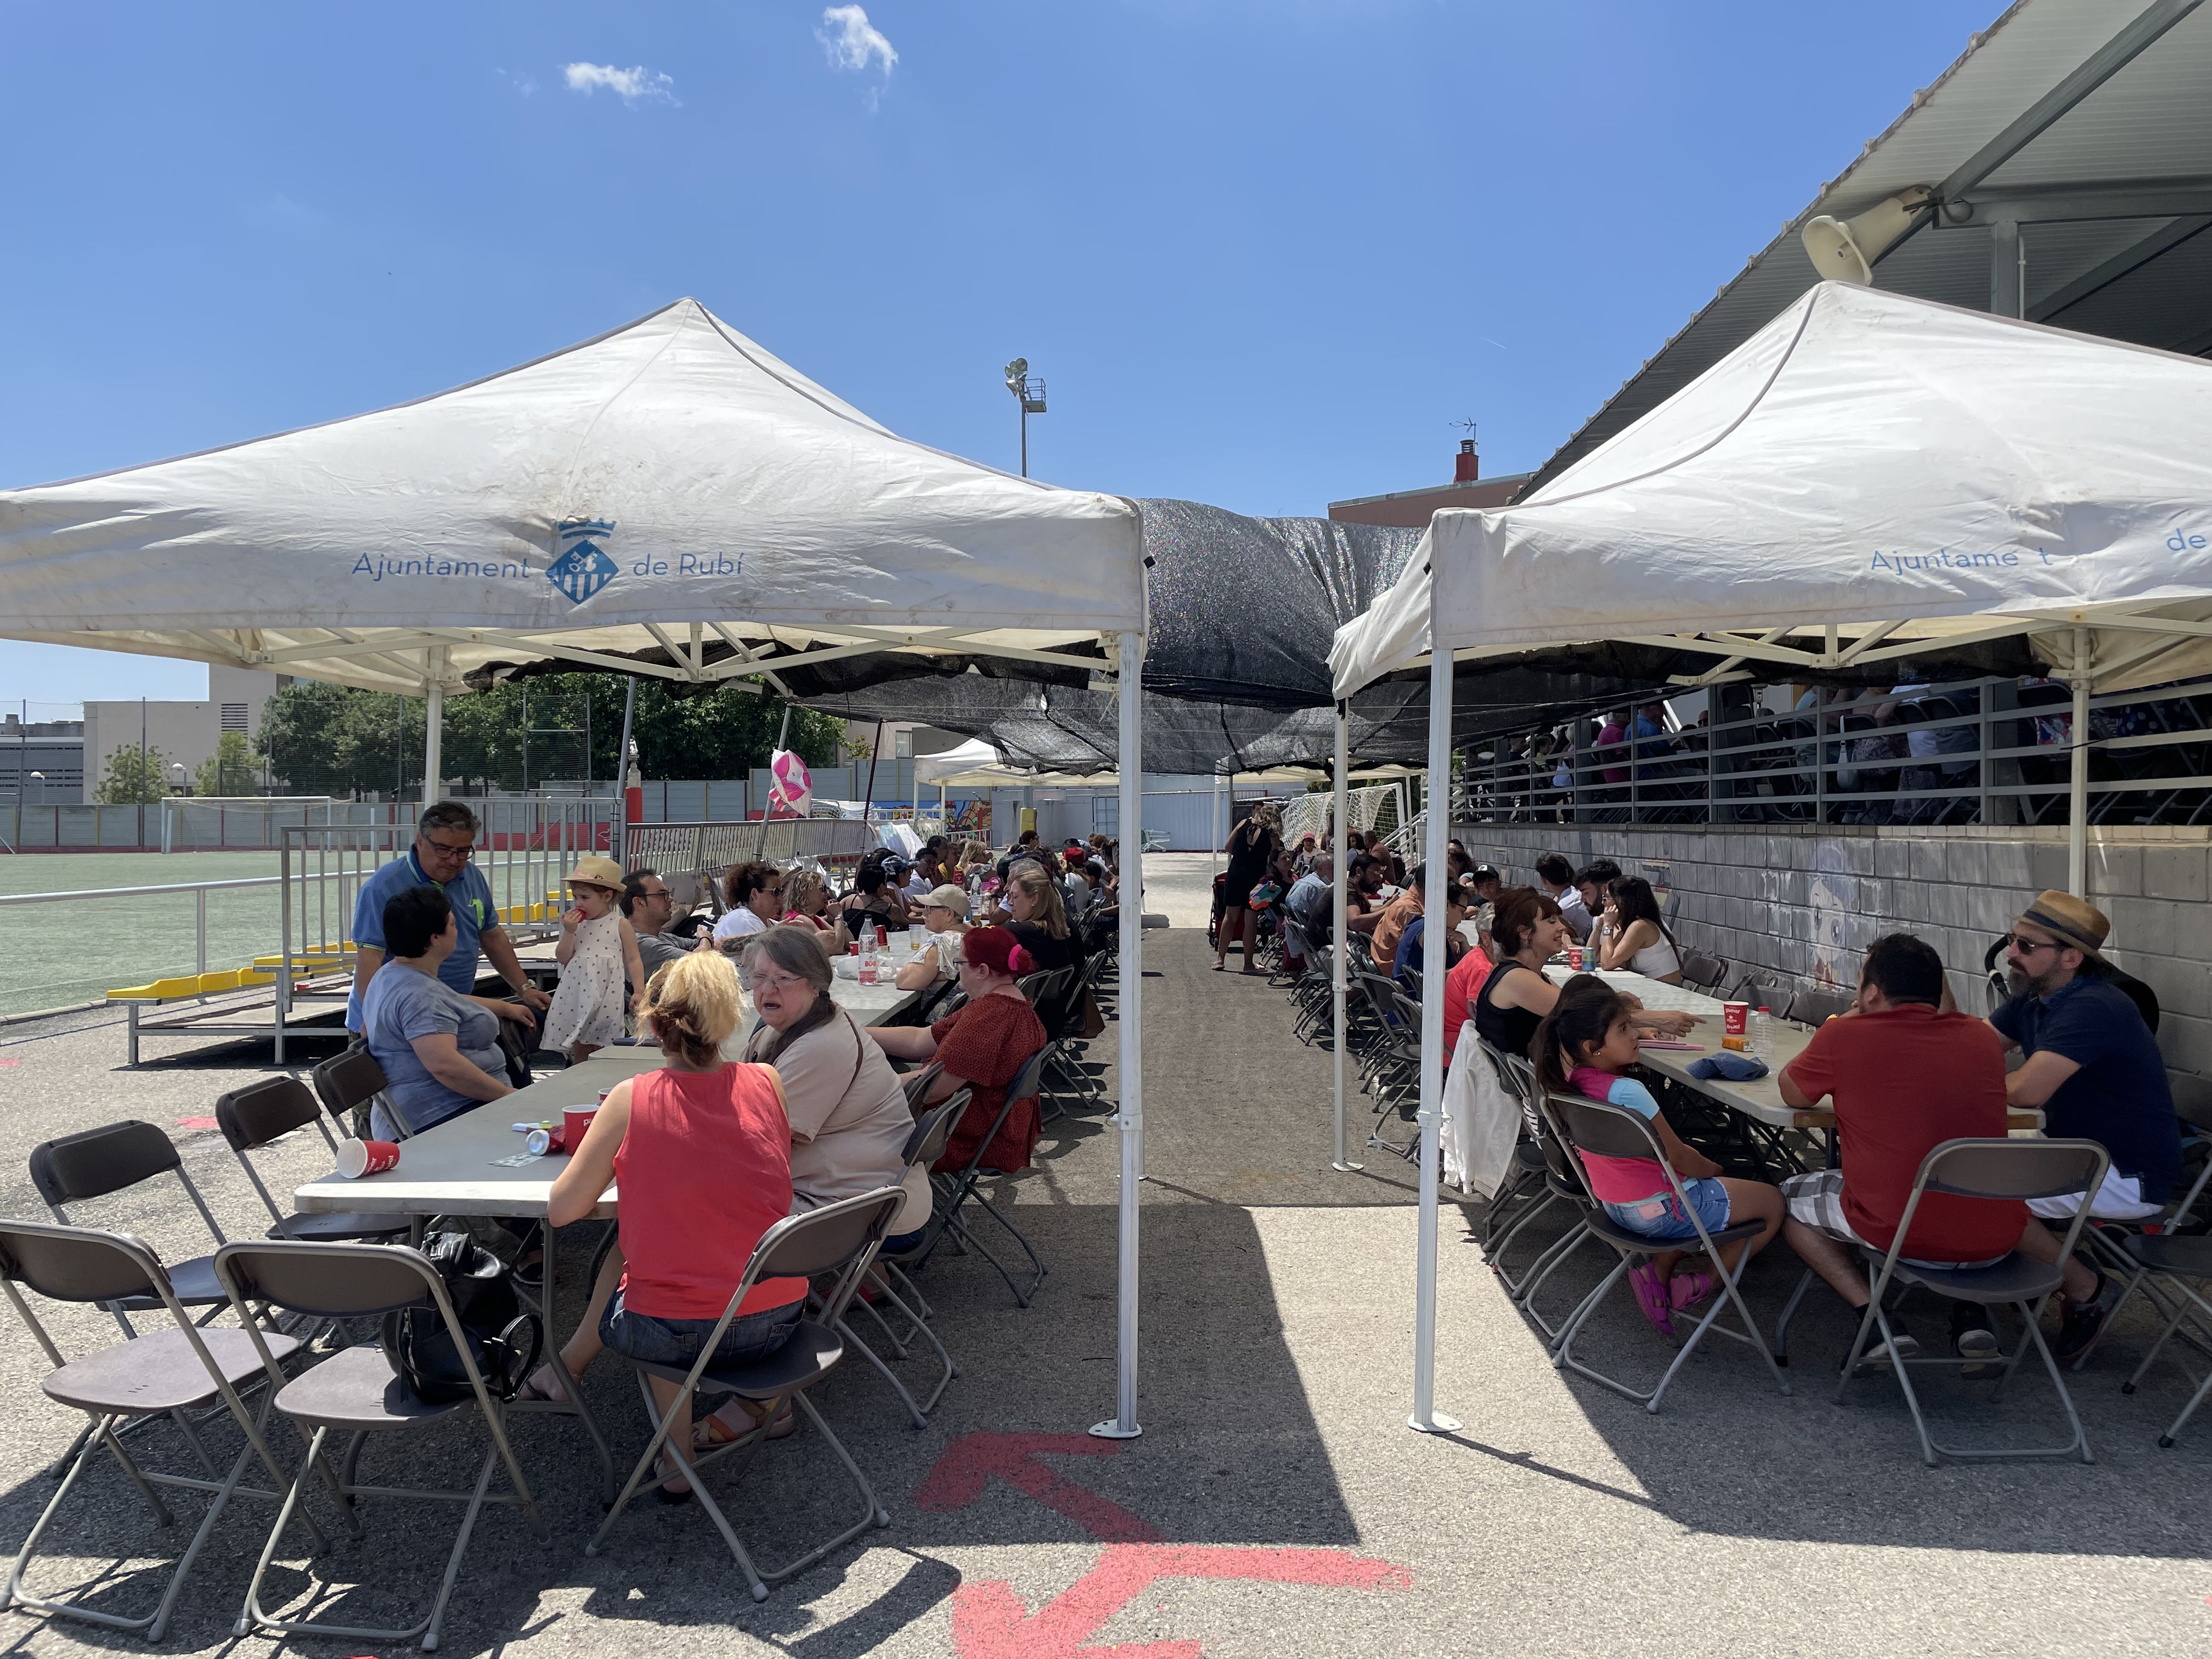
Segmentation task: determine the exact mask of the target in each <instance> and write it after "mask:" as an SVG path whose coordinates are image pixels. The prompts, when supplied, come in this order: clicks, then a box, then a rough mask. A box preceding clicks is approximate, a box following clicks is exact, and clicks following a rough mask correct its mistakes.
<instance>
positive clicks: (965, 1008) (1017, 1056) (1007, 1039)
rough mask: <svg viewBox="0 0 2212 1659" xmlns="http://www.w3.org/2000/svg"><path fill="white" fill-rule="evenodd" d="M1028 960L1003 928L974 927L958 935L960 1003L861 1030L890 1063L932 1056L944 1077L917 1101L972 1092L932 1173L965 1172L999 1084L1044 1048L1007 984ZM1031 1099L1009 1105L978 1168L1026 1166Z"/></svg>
mask: <svg viewBox="0 0 2212 1659" xmlns="http://www.w3.org/2000/svg"><path fill="white" fill-rule="evenodd" d="M1036 965H1037V964H1036V961H1035V960H1034V959H1033V958H1032V957H1030V953H1029V952H1028V951H1026V950H1024V948H1023V947H1022V943H1021V941H1020V940H1019V939H1016V938H1015V937H1014V935H1013V934H1012V933H1011V932H1009V931H1008V930H1007V929H1006V928H1004V927H977V928H974V929H971V930H970V931H969V933H966V934H964V935H963V936H962V938H961V940H960V988H961V989H962V990H963V991H964V992H966V993H967V995H968V1000H967V1001H966V1002H964V1003H963V1004H962V1005H961V1006H959V1007H958V1008H957V1009H955V1010H954V1011H953V1012H951V1013H950V1014H947V1015H946V1016H945V1018H943V1019H940V1020H939V1021H938V1022H937V1023H936V1024H934V1025H927V1026H923V1025H878V1026H873V1027H871V1028H870V1030H869V1032H868V1035H869V1036H872V1037H873V1038H875V1040H876V1042H877V1044H878V1047H880V1048H882V1049H883V1051H884V1053H885V1054H889V1055H890V1057H891V1058H892V1059H894V1060H936V1061H938V1062H939V1064H940V1065H942V1066H944V1068H945V1071H944V1074H943V1075H942V1076H940V1077H939V1079H937V1081H936V1083H935V1084H934V1085H932V1086H931V1088H930V1091H929V1093H928V1096H927V1098H926V1100H925V1101H924V1102H923V1104H924V1105H934V1104H936V1103H938V1102H939V1101H940V1100H946V1099H950V1098H951V1097H952V1095H954V1094H955V1093H956V1092H957V1091H960V1090H962V1089H971V1090H973V1091H975V1094H974V1097H973V1098H972V1099H971V1100H970V1101H969V1105H968V1109H967V1110H966V1111H964V1112H963V1113H962V1114H961V1115H960V1121H959V1122H958V1123H957V1124H956V1125H955V1126H954V1127H953V1130H952V1138H951V1140H950V1141H949V1142H948V1143H947V1144H946V1146H945V1156H944V1158H942V1159H940V1160H939V1163H938V1165H937V1167H938V1168H939V1169H940V1170H958V1169H965V1168H966V1167H967V1166H968V1164H969V1161H970V1160H971V1159H973V1158H975V1149H976V1147H977V1146H981V1144H982V1140H983V1137H984V1136H986V1135H987V1134H990V1133H991V1126H992V1125H993V1124H994V1123H997V1122H998V1119H999V1109H1000V1107H1001V1106H1003V1105H1005V1104H1006V1085H1008V1084H1010V1083H1012V1081H1013V1080H1014V1079H1015V1078H1016V1077H1017V1076H1018V1075H1019V1074H1020V1072H1021V1069H1022V1067H1023V1066H1024V1065H1025V1064H1027V1063H1028V1061H1029V1059H1030V1056H1031V1055H1032V1054H1036V1051H1037V1050H1038V1049H1040V1048H1043V1047H1044V1044H1045V1034H1044V1025H1043V1023H1042V1021H1040V1020H1039V1019H1038V1018H1037V1017H1036V1010H1035V1009H1033V1008H1031V1007H1030V1001H1029V999H1028V998H1027V997H1025V996H1024V995H1023V994H1022V990H1021V987H1019V986H1018V985H1017V984H1015V983H1014V981H1015V978H1016V977H1017V976H1018V975H1022V974H1027V973H1032V972H1035V971H1036ZM1040 1122H1041V1120H1040V1118H1039V1116H1038V1115H1037V1103H1036V1097H1034V1096H1031V1097H1030V1098H1028V1099H1026V1100H1018V1101H1016V1102H1015V1103H1014V1109H1013V1110H1012V1111H1011V1112H1008V1113H1007V1114H1006V1122H1005V1123H1004V1124H1002V1125H1000V1128H999V1133H998V1134H997V1135H996V1136H995V1137H994V1139H992V1142H991V1145H990V1148H989V1150H988V1151H987V1152H986V1153H985V1154H984V1158H983V1162H984V1164H985V1165H986V1167H987V1168H990V1169H994V1170H1004V1171H1006V1173H1007V1174H1009V1175H1011V1174H1012V1173H1013V1172H1014V1171H1015V1170H1025V1169H1027V1168H1028V1167H1029V1163H1030V1153H1031V1152H1034V1151H1035V1150H1036V1140H1037V1129H1038V1127H1039V1124H1040Z"/></svg>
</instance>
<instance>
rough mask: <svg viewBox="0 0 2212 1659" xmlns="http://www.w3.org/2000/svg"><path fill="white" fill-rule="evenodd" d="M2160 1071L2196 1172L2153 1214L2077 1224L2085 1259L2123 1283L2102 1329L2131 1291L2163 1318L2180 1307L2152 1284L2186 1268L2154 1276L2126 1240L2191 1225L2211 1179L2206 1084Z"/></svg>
mask: <svg viewBox="0 0 2212 1659" xmlns="http://www.w3.org/2000/svg"><path fill="white" fill-rule="evenodd" d="M2166 1075H2167V1078H2168V1079H2169V1081H2170V1082H2171V1083H2172V1086H2173V1115H2174V1116H2175V1117H2177V1118H2179V1120H2180V1122H2181V1132H2182V1156H2183V1160H2184V1167H2185V1168H2186V1167H2187V1160H2188V1159H2189V1158H2191V1157H2192V1156H2194V1157H2195V1158H2197V1175H2196V1177H2195V1178H2194V1179H2193V1180H2192V1181H2191V1182H2190V1184H2189V1186H2188V1187H2187V1188H2186V1189H2185V1190H2184V1191H2183V1192H2182V1193H2181V1194H2180V1195H2179V1197H2177V1198H2175V1199H2173V1200H2171V1201H2169V1202H2168V1203H2167V1204H2166V1207H2165V1208H2164V1209H2162V1210H2160V1212H2158V1213H2157V1214H2156V1215H2154V1216H2151V1217H2149V1218H2146V1219H2144V1220H2142V1221H2112V1220H2106V1219H2100V1218H2098V1217H2096V1216H2091V1217H2090V1218H2089V1219H2088V1220H2087V1223H2085V1224H2084V1225H2083V1227H2082V1230H2081V1243H2082V1244H2083V1245H2084V1246H2085V1247H2086V1248H2087V1252H2088V1255H2089V1256H2090V1259H2091V1260H2092V1261H2095V1262H2096V1263H2097V1264H2098V1266H2099V1267H2102V1268H2104V1269H2106V1271H2108V1272H2111V1273H2118V1274H2119V1275H2121V1277H2122V1278H2123V1279H2124V1281H2125V1282H2124V1285H2123V1286H2122V1288H2121V1291H2120V1294H2119V1299H2118V1301H2116V1302H2114V1303H2113V1304H2112V1311H2111V1312H2110V1313H2108V1314H2107V1315H2106V1316H2105V1326H2104V1328H2105V1329H2106V1330H2107V1331H2109V1330H2111V1329H2112V1326H2113V1324H2114V1323H2115V1322H2117V1321H2118V1318H2119V1314H2120V1310H2121V1309H2122V1308H2124V1307H2125V1306H2127V1304H2128V1300H2129V1298H2130V1297H2132V1296H2134V1295H2135V1293H2136V1291H2142V1292H2143V1294H2144V1295H2146V1296H2147V1297H2149V1298H2150V1300H2151V1304H2152V1305H2153V1306H2154V1307H2155V1308H2157V1310H2159V1313H2160V1315H2161V1316H2164V1317H2166V1318H2167V1319H2169V1320H2171V1319H2175V1318H2177V1317H2178V1316H2179V1315H2180V1313H2181V1312H2182V1311H2183V1307H2184V1304H2182V1303H2181V1302H2180V1301H2179V1298H2177V1299H2175V1300H2173V1301H2171V1302H2169V1301H2167V1300H2166V1298H2165V1297H2163V1296H2162V1295H2161V1294H2160V1290H2159V1288H2158V1287H2159V1285H2162V1284H2164V1283H2165V1278H2164V1275H2165V1274H2169V1273H2185V1271H2186V1270H2185V1269H2183V1268H2180V1267H2172V1266H2170V1267H2166V1268H2165V1269H2163V1270H2162V1272H2161V1273H2160V1274H2159V1275H2156V1276H2154V1274H2153V1273H2152V1271H2151V1270H2150V1269H2148V1268H2147V1267H2145V1266H2144V1265H2143V1263H2144V1261H2145V1260H2146V1259H2147V1258H2145V1257H2143V1256H2142V1255H2139V1254H2138V1253H2136V1251H2135V1250H2134V1249H2132V1248H2131V1247H2130V1240H2131V1239H2133V1238H2134V1237H2136V1236H2138V1235H2142V1234H2149V1235H2154V1236H2157V1235H2165V1234H2170V1233H2174V1232H2178V1231H2180V1230H2181V1229H2182V1228H2183V1227H2185V1226H2188V1225H2191V1224H2192V1223H2193V1221H2194V1220H2195V1218H2196V1212H2197V1200H2199V1199H2201V1198H2202V1197H2203V1195H2204V1188H2205V1184H2206V1182H2207V1180H2208V1179H2212V1084H2208V1083H2206V1082H2205V1080H2204V1079H2203V1078H2200V1077H2195V1076H2192V1075H2191V1074H2190V1073H2186V1072H2170V1073H2167V1074H2166ZM2153 1254H2154V1255H2157V1256H2158V1258H2159V1259H2160V1261H2167V1262H2172V1263H2179V1262H2181V1261H2186V1260H2188V1259H2190V1258H2189V1256H2188V1253H2187V1252H2186V1251H2183V1252H2181V1253H2180V1254H2172V1253H2166V1252H2154V1253H2153ZM2173 1288H2174V1289H2176V1290H2179V1288H2180V1287H2179V1285H2176V1286H2174V1287H2173ZM2096 1351H2097V1344H2096V1343H2094V1342H2092V1343H2091V1344H2090V1345H2089V1346H2087V1348H2085V1349H2083V1350H2082V1352H2081V1355H2080V1357H2079V1358H2076V1359H2075V1361H2074V1366H2073V1369H2074V1370H2077V1371H2078V1370H2081V1367H2082V1366H2083V1365H2084V1364H2087V1361H2088V1358H2089V1356H2090V1355H2091V1354H2093V1353H2094V1352H2096Z"/></svg>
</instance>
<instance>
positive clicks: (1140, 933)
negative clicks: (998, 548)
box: [1091, 633, 1145, 1440]
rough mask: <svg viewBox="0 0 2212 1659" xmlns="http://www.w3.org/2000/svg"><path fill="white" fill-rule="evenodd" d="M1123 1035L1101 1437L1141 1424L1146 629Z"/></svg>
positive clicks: (1130, 795)
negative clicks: (1109, 1374)
mask: <svg viewBox="0 0 2212 1659" xmlns="http://www.w3.org/2000/svg"><path fill="white" fill-rule="evenodd" d="M1144 675H1145V636H1144V635H1142V634H1136V633H1127V634H1124V635H1121V678H1120V680H1119V683H1118V690H1117V694H1116V695H1117V699H1118V701H1119V702H1120V703H1121V708H1120V711H1119V712H1120V714H1121V745H1120V747H1121V756H1120V760H1119V764H1120V767H1121V777H1120V780H1119V781H1120V784H1121V806H1120V813H1121V825H1120V828H1121V974H1120V988H1119V990H1118V991H1117V993H1116V997H1117V1000H1118V1001H1119V1002H1120V1005H1121V1012H1120V1013H1119V1015H1118V1016H1117V1018H1118V1023H1119V1024H1120V1027H1121V1040H1120V1042H1119V1045H1118V1046H1117V1048H1115V1056H1114V1063H1115V1071H1116V1073H1117V1075H1118V1081H1119V1082H1120V1084H1121V1111H1120V1113H1119V1114H1118V1115H1117V1116H1116V1119H1115V1127H1118V1128H1119V1129H1120V1130H1121V1217H1120V1219H1121V1228H1120V1233H1121V1239H1120V1257H1121V1283H1120V1291H1121V1295H1120V1304H1121V1305H1120V1318H1119V1319H1118V1321H1117V1322H1116V1323H1117V1325H1118V1327H1119V1330H1118V1334H1117V1337H1116V1340H1115V1393H1114V1415H1113V1416H1112V1417H1110V1418H1109V1419H1107V1420H1106V1421H1105V1422H1103V1423H1094V1424H1092V1425H1091V1433H1093V1434H1095V1435H1097V1436H1098V1437H1101V1438H1102V1439H1107V1440H1133V1439H1135V1438H1136V1437H1137V1436H1138V1435H1139V1434H1141V1433H1143V1432H1144V1431H1143V1430H1142V1429H1140V1428H1139V1427H1138V1426H1137V1285H1138V1278H1137V1273H1138V1266H1137V1205H1138V1200H1139V1198H1140V1197H1141V1196H1142V1194H1143V1191H1144V1188H1143V1182H1144V1176H1145V1091H1144V1066H1145V1037H1144V1011H1143V996H1144V988H1145V852H1144V848H1145V820H1144V811H1145V756H1144V731H1145V726H1144V719H1145V707H1144V705H1145V679H1144Z"/></svg>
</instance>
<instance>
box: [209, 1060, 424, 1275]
mask: <svg viewBox="0 0 2212 1659" xmlns="http://www.w3.org/2000/svg"><path fill="white" fill-rule="evenodd" d="M215 1121H216V1127H217V1128H218V1129H221V1130H222V1138H223V1139H224V1140H225V1141H227V1142H228V1144H229V1146H230V1150H231V1152H233V1153H234V1154H235V1155H236V1157H237V1158H238V1162H239V1164H240V1167H241V1168H242V1169H244V1170H245V1171H246V1179H247V1180H248V1181H250V1182H252V1183H253V1190H254V1191H255V1192H257V1193H258V1194H260V1195H261V1201H262V1203H263V1204H264V1205H265V1206H267V1207H268V1210H269V1218H270V1222H272V1223H273V1224H274V1225H271V1226H270V1229H269V1237H271V1238H307V1239H317V1240H325V1241H327V1240H332V1239H337V1240H367V1241H369V1242H371V1243H379V1244H385V1243H392V1242H393V1241H394V1240H397V1239H401V1238H404V1237H407V1234H408V1231H409V1230H410V1228H411V1227H412V1226H413V1225H414V1218H413V1217H411V1216H404V1215H374V1214H367V1213H363V1212H357V1211H351V1210H349V1211H345V1212H342V1213H338V1214H331V1215H308V1214H304V1213H300V1212H294V1213H291V1214H287V1213H286V1212H284V1211H283V1210H281V1209H279V1208H278V1207H277V1204H276V1199H275V1198H274V1197H272V1196H271V1195H270V1191H269V1188H268V1187H267V1186H266V1185H264V1183H263V1182H262V1179H261V1175H260V1172H259V1171H258V1170H256V1169H255V1168H254V1167H253V1160H252V1158H248V1157H247V1156H246V1154H247V1153H248V1152H254V1151H258V1149H259V1148H261V1147H264V1146H268V1145H270V1143H271V1142H272V1141H275V1140H276V1139H279V1138H280V1137H282V1136H284V1135H288V1134H289V1133H292V1132H293V1131H294V1130H295V1129H303V1128H306V1127H307V1126H308V1125H309V1124H313V1126H314V1127H315V1129H316V1131H317V1133H319V1134H320V1135H321V1136H322V1138H323V1142H324V1144H325V1146H328V1147H329V1148H330V1149H331V1153H332V1154H333V1155H335V1154H336V1153H337V1142H336V1141H335V1140H333V1139H331V1132H330V1128H329V1127H328V1126H327V1125H326V1124H325V1123H324V1121H323V1111H322V1108H321V1107H320V1106H319V1104H318V1103H316V1100H315V1097H314V1096H313V1095H312V1094H310V1093H308V1092H307V1085H305V1084H304V1083H302V1082H301V1081H300V1079H297V1078H295V1077H272V1078H270V1079H267V1080H266V1081H265V1082H261V1083H253V1084H248V1085H246V1087H245V1088H243V1089H233V1090H231V1091H229V1092H228V1093H227V1094H222V1095H218V1096H216V1103H215Z"/></svg>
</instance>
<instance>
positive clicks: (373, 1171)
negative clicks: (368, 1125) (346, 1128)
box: [338, 1140, 399, 1181]
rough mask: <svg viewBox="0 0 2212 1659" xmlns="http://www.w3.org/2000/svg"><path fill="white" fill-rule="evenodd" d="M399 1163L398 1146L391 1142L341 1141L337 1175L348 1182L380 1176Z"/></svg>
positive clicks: (395, 1142) (339, 1143) (396, 1143)
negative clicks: (365, 1177) (363, 1177)
mask: <svg viewBox="0 0 2212 1659" xmlns="http://www.w3.org/2000/svg"><path fill="white" fill-rule="evenodd" d="M398 1162H399V1144H398V1142H397V1141H392V1140H341V1141H340V1142H338V1173H339V1174H340V1175H342V1176H344V1177H345V1178H346V1179H347V1180H348V1181H358V1180H360V1179H361V1178H362V1176H373V1175H382V1174H383V1173H384V1172H385V1171H386V1170H388V1169H390V1168H391V1167H392V1165H393V1164H397V1163H398Z"/></svg>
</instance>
